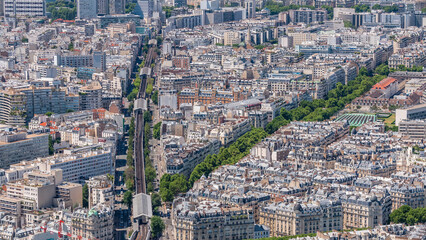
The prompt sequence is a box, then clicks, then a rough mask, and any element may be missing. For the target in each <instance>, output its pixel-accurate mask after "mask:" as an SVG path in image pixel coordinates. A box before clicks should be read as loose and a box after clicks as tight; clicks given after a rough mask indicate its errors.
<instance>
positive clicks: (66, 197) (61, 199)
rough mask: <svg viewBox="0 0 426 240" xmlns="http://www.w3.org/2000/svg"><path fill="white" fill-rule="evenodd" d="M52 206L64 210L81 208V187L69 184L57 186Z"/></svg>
mask: <svg viewBox="0 0 426 240" xmlns="http://www.w3.org/2000/svg"><path fill="white" fill-rule="evenodd" d="M55 201H56V202H55ZM53 204H54V206H61V207H66V208H71V207H76V206H83V186H82V185H81V184H78V183H69V182H67V183H63V184H60V185H57V186H56V198H55V199H54V203H53Z"/></svg>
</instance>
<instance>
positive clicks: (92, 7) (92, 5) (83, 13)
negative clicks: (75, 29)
mask: <svg viewBox="0 0 426 240" xmlns="http://www.w3.org/2000/svg"><path fill="white" fill-rule="evenodd" d="M96 15H97V4H96V1H94V0H77V18H79V19H92V18H96Z"/></svg>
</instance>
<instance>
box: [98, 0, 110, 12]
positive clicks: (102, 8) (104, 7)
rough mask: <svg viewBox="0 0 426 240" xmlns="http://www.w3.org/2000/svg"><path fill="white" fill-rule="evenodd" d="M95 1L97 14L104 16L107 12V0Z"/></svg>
mask: <svg viewBox="0 0 426 240" xmlns="http://www.w3.org/2000/svg"><path fill="white" fill-rule="evenodd" d="M96 3H97V14H98V15H99V16H105V15H108V14H109V0H96Z"/></svg>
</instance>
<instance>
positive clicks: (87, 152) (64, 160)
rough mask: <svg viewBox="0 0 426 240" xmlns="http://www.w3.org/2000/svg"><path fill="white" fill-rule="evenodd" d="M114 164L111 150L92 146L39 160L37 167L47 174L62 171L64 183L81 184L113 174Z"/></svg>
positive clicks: (65, 151)
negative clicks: (100, 176) (57, 170)
mask: <svg viewBox="0 0 426 240" xmlns="http://www.w3.org/2000/svg"><path fill="white" fill-rule="evenodd" d="M98 147H99V146H98ZM113 162H114V158H113V156H112V152H111V149H110V148H102V147H101V149H96V147H94V146H90V147H85V148H77V149H70V150H64V153H63V154H58V155H54V156H51V157H47V158H43V159H38V160H37V165H38V166H39V168H40V170H41V171H47V172H50V171H51V170H53V169H62V171H63V180H64V181H66V182H74V183H80V182H83V181H84V180H86V179H89V178H91V177H94V176H99V175H104V174H107V173H109V174H111V173H112V171H113V169H114V168H113Z"/></svg>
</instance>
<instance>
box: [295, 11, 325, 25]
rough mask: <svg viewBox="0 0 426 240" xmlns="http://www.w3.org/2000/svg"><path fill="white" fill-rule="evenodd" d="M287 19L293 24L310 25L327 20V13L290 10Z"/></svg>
mask: <svg viewBox="0 0 426 240" xmlns="http://www.w3.org/2000/svg"><path fill="white" fill-rule="evenodd" d="M289 18H290V21H291V22H293V23H306V24H310V23H313V22H324V21H325V20H327V11H326V10H311V9H299V10H290V11H289Z"/></svg>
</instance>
